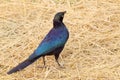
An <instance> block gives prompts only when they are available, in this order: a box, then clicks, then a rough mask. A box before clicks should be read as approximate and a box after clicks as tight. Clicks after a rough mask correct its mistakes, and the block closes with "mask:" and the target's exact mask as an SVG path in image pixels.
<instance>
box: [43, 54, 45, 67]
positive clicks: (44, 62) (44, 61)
mask: <svg viewBox="0 0 120 80" xmlns="http://www.w3.org/2000/svg"><path fill="white" fill-rule="evenodd" d="M43 63H44V66H43V67H46V66H45V56H43Z"/></svg>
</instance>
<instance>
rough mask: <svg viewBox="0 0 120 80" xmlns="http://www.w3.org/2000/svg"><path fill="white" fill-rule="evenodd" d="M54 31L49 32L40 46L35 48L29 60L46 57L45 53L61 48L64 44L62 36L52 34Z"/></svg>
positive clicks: (64, 40)
mask: <svg viewBox="0 0 120 80" xmlns="http://www.w3.org/2000/svg"><path fill="white" fill-rule="evenodd" d="M53 32H54V31H50V32H49V33H48V35H47V36H46V37H45V38H44V39H43V41H42V42H41V44H40V45H39V46H38V47H37V49H36V50H35V51H34V53H33V54H32V55H30V57H29V58H30V59H34V58H36V57H38V56H41V55H46V54H47V53H49V52H51V51H53V50H55V49H56V48H58V47H60V46H63V45H64V43H65V42H66V39H64V38H61V37H63V36H62V35H58V34H55V33H53Z"/></svg>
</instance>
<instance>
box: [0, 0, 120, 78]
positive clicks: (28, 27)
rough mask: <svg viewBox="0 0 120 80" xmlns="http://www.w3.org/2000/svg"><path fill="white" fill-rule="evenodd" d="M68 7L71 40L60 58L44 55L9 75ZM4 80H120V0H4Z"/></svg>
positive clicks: (0, 56) (0, 17)
mask: <svg viewBox="0 0 120 80" xmlns="http://www.w3.org/2000/svg"><path fill="white" fill-rule="evenodd" d="M60 11H67V13H66V14H65V18H64V23H65V25H66V26H67V28H68V29H69V32H70V37H69V40H68V42H67V44H66V46H65V48H64V50H63V51H62V53H61V56H60V58H59V61H60V63H61V64H62V65H63V66H64V68H60V67H59V66H58V65H57V63H56V62H55V60H54V57H53V56H48V57H46V64H47V68H40V67H42V66H43V61H42V58H40V59H39V60H37V61H36V62H35V63H33V64H32V65H30V66H29V67H27V68H25V69H24V70H22V71H19V72H17V73H14V74H11V75H8V74H6V72H7V71H9V70H10V69H11V68H13V67H15V66H16V65H17V64H19V63H20V62H22V61H24V60H25V59H26V58H27V57H28V56H29V55H30V54H31V53H32V52H33V51H34V50H35V49H36V47H37V46H38V44H39V43H40V42H41V40H42V39H43V38H44V37H45V35H46V34H47V33H48V32H49V30H50V29H51V28H52V26H53V25H52V20H53V17H54V15H55V14H56V13H57V12H60ZM0 80H120V1H119V0H0Z"/></svg>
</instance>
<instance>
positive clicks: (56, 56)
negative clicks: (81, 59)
mask: <svg viewBox="0 0 120 80" xmlns="http://www.w3.org/2000/svg"><path fill="white" fill-rule="evenodd" d="M58 58H59V55H55V60H56V62H57V64H58V65H59V66H60V67H61V65H60V63H59V61H58Z"/></svg>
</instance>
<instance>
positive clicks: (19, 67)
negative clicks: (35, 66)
mask: <svg viewBox="0 0 120 80" xmlns="http://www.w3.org/2000/svg"><path fill="white" fill-rule="evenodd" d="M36 60H37V59H34V60H28V59H26V60H25V61H23V62H22V63H20V64H19V65H17V66H16V67H14V68H13V69H11V70H10V71H9V72H7V74H12V73H14V72H17V71H20V70H22V69H24V68H26V67H27V66H29V65H30V64H32V63H33V62H35V61H36Z"/></svg>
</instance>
